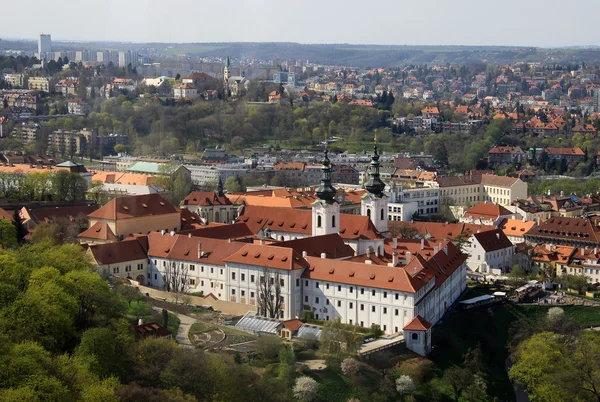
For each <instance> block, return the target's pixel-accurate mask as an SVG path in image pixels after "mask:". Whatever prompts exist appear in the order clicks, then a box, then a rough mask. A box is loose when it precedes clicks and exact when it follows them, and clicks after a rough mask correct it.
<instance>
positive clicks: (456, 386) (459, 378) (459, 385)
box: [444, 366, 473, 402]
mask: <svg viewBox="0 0 600 402" xmlns="http://www.w3.org/2000/svg"><path fill="white" fill-rule="evenodd" d="M444 381H445V382H447V383H448V384H450V386H451V387H452V392H453V394H454V401H455V402H458V401H459V400H460V397H461V395H462V393H463V391H464V390H465V389H466V388H467V387H468V386H469V385H470V384H471V383H472V381H473V376H472V375H471V373H469V371H468V370H466V369H464V368H462V367H458V366H454V367H450V368H449V369H447V370H446V371H444Z"/></svg>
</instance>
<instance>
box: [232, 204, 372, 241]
mask: <svg viewBox="0 0 600 402" xmlns="http://www.w3.org/2000/svg"><path fill="white" fill-rule="evenodd" d="M237 221H238V222H244V223H246V224H247V225H248V227H249V228H250V230H251V231H252V232H253V233H258V232H259V231H260V230H261V229H270V230H272V231H279V232H290V233H299V234H303V235H311V234H312V211H311V210H308V209H292V210H290V209H288V208H270V207H257V206H249V205H246V206H244V207H243V208H242V211H241V213H240V216H239V217H238V218H237ZM339 234H340V236H341V237H342V238H343V239H350V240H356V239H382V238H383V236H382V235H381V233H379V231H377V229H376V228H375V225H373V222H371V219H369V218H368V217H366V216H361V215H351V214H340V231H339Z"/></svg>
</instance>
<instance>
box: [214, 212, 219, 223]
mask: <svg viewBox="0 0 600 402" xmlns="http://www.w3.org/2000/svg"><path fill="white" fill-rule="evenodd" d="M215 222H220V220H219V211H216V212H215Z"/></svg>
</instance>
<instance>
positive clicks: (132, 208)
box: [88, 194, 179, 220]
mask: <svg viewBox="0 0 600 402" xmlns="http://www.w3.org/2000/svg"><path fill="white" fill-rule="evenodd" d="M175 213H177V214H178V213H179V209H178V208H176V207H175V206H173V205H172V204H171V203H169V201H167V200H165V199H164V198H163V197H162V196H160V195H159V194H144V195H132V196H126V197H117V198H114V199H112V200H110V201H109V202H107V203H106V204H105V205H104V206H103V207H102V208H100V209H98V210H97V211H95V212H93V213H91V214H89V215H88V216H89V218H92V219H109V220H117V219H131V218H139V217H142V216H153V215H165V214H175Z"/></svg>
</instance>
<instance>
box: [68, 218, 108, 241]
mask: <svg viewBox="0 0 600 402" xmlns="http://www.w3.org/2000/svg"><path fill="white" fill-rule="evenodd" d="M77 237H79V238H84V239H97V240H115V239H116V238H117V236H115V234H114V233H113V231H112V230H111V228H110V226H108V223H106V222H96V223H94V224H93V225H92V226H91V227H90V228H89V229H87V230H86V231H84V232H82V233H80V234H79V235H78V236H77Z"/></svg>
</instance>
